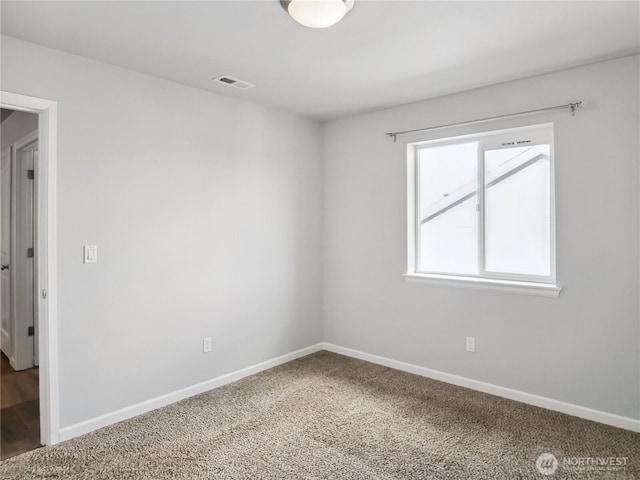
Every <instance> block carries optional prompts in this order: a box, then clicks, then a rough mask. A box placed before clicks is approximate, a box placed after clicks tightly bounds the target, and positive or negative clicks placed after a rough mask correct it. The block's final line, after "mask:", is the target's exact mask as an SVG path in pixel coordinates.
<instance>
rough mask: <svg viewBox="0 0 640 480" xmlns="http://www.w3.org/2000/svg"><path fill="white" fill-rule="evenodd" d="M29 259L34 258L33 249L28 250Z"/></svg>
mask: <svg viewBox="0 0 640 480" xmlns="http://www.w3.org/2000/svg"><path fill="white" fill-rule="evenodd" d="M27 258H33V248H27Z"/></svg>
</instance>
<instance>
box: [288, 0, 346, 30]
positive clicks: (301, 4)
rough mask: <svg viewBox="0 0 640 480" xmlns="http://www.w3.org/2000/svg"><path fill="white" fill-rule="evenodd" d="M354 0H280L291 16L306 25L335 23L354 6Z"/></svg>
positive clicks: (329, 24) (316, 25) (312, 26)
mask: <svg viewBox="0 0 640 480" xmlns="http://www.w3.org/2000/svg"><path fill="white" fill-rule="evenodd" d="M353 2H354V0H280V5H282V8H284V9H285V10H286V11H287V12H288V13H289V15H291V18H293V19H294V20H295V21H296V22H298V23H299V24H301V25H304V26H305V27H310V28H326V27H330V26H331V25H335V24H336V23H338V22H339V21H340V20H342V17H344V16H345V15H346V14H347V13H349V11H351V9H352V8H353Z"/></svg>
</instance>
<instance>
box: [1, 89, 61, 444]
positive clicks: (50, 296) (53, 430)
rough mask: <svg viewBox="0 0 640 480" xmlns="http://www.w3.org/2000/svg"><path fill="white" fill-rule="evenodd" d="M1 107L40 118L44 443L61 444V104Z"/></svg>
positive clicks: (6, 97) (4, 100) (30, 100)
mask: <svg viewBox="0 0 640 480" xmlns="http://www.w3.org/2000/svg"><path fill="white" fill-rule="evenodd" d="M0 106H1V107H2V108H8V109H11V110H19V111H22V112H30V113H36V114H38V136H39V139H38V142H39V155H38V165H37V167H36V171H38V172H39V179H38V182H37V186H36V188H37V192H36V201H37V206H36V212H37V220H36V241H35V249H36V256H37V258H38V262H37V267H36V268H37V275H36V283H37V286H36V292H37V293H38V295H37V312H38V318H37V322H38V329H39V332H40V335H39V339H38V349H39V354H40V440H41V442H42V443H43V444H45V445H53V444H56V443H58V442H59V430H60V424H59V408H58V405H59V404H58V302H57V269H56V162H57V158H56V150H57V139H58V103H57V102H55V101H52V100H45V99H42V98H36V97H29V96H26V95H19V94H17V93H10V92H5V91H0Z"/></svg>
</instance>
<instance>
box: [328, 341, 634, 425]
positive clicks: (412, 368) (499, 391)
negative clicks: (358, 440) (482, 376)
mask: <svg viewBox="0 0 640 480" xmlns="http://www.w3.org/2000/svg"><path fill="white" fill-rule="evenodd" d="M322 348H323V350H328V351H330V352H334V353H339V354H341V355H346V356H348V357H353V358H358V359H360V360H365V361H367V362H371V363H375V364H378V365H382V366H385V367H389V368H394V369H396V370H402V371H403V372H408V373H413V374H415V375H420V376H422V377H428V378H433V379H434V380H440V381H441V382H446V383H451V384H453V385H458V386H460V387H466V388H470V389H472V390H478V391H480V392H484V393H490V394H492V395H497V396H499V397H503V398H508V399H510V400H516V401H518V402H522V403H527V404H529V405H535V406H536V407H542V408H546V409H547V410H554V411H556V412H561V413H566V414H568V415H573V416H575V417H580V418H585V419H587V420H592V421H594V422H599V423H604V424H606V425H612V426H614V427H618V428H624V429H626V430H631V431H634V432H640V420H636V419H634V418H628V417H622V416H620V415H615V414H613V413H607V412H603V411H600V410H594V409H592V408H588V407H582V406H580V405H574V404H571V403H567V402H562V401H560V400H554V399H552V398H547V397H541V396H540V395H534V394H531V393H526V392H521V391H519V390H513V389H511V388H506V387H501V386H498V385H493V384H490V383H485V382H480V381H478V380H472V379H470V378H466V377H461V376H458V375H452V374H450V373H445V372H440V371H438V370H432V369H430V368H425V367H420V366H418V365H412V364H410V363H405V362H400V361H398V360H393V359H391V358H386V357H381V356H379V355H373V354H370V353H365V352H361V351H358V350H353V349H351V348H346V347H340V346H338V345H333V344H331V343H323V344H322Z"/></svg>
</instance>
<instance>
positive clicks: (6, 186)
mask: <svg viewBox="0 0 640 480" xmlns="http://www.w3.org/2000/svg"><path fill="white" fill-rule="evenodd" d="M0 225H1V226H2V230H1V232H0V265H1V266H0V269H1V270H0V349H1V350H2V351H3V352H4V354H5V355H6V356H7V357H8V358H11V357H12V354H13V352H12V349H11V347H12V343H11V315H10V301H11V300H10V297H9V292H10V288H9V286H10V277H9V268H10V267H9V258H10V251H11V149H10V148H7V149H6V150H5V151H4V152H2V161H1V163H0Z"/></svg>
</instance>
